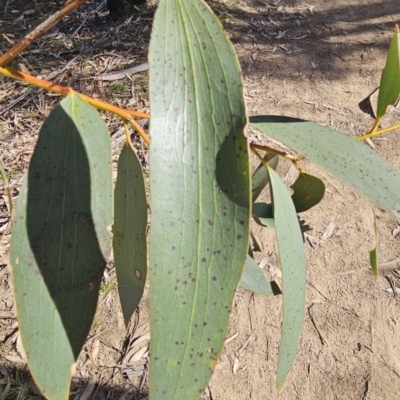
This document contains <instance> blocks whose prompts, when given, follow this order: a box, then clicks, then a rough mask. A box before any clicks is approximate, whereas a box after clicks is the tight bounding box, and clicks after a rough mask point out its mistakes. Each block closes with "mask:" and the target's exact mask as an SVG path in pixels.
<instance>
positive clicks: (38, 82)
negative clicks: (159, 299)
mask: <svg viewBox="0 0 400 400" xmlns="http://www.w3.org/2000/svg"><path fill="white" fill-rule="evenodd" d="M0 74H2V75H4V76H8V77H9V78H14V79H17V80H19V81H22V82H26V83H30V84H32V85H34V86H37V87H39V88H42V89H46V90H48V91H49V92H53V93H57V94H60V95H61V96H68V95H69V94H71V93H74V92H75V91H74V90H73V89H72V88H69V87H65V86H60V85H56V84H55V83H52V82H48V81H45V80H42V79H38V78H35V77H34V76H32V75H29V74H25V73H23V72H20V71H15V70H13V69H11V68H2V67H0ZM78 94H79V95H80V96H81V97H82V99H84V100H85V101H86V102H87V103H89V104H90V105H92V106H93V107H96V108H98V109H100V110H103V111H109V112H112V113H114V114H116V115H118V116H119V117H121V118H122V119H123V120H127V121H128V122H129V123H130V124H131V125H132V126H133V127H134V128H135V129H136V131H137V132H138V133H139V135H140V136H141V137H142V138H143V140H144V141H145V142H146V143H147V144H149V143H150V139H149V138H148V136H147V135H146V133H145V132H144V130H143V129H142V127H141V126H140V125H139V124H138V123H137V122H136V121H135V120H134V119H133V118H132V117H136V118H145V119H149V118H150V115H149V114H147V113H142V112H139V111H133V110H126V109H124V108H120V107H116V106H113V105H111V104H109V103H106V102H104V101H100V100H95V99H93V98H92V97H90V96H86V95H84V94H80V93H78Z"/></svg>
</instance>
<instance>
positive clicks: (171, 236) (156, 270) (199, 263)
mask: <svg viewBox="0 0 400 400" xmlns="http://www.w3.org/2000/svg"><path fill="white" fill-rule="evenodd" d="M153 27H154V28H153V29H154V30H153V33H152V38H151V44H150V56H149V59H150V71H149V73H150V107H151V114H152V122H151V125H150V133H151V141H152V142H151V147H150V167H151V168H150V185H151V207H150V208H151V211H152V214H151V229H150V327H151V340H152V342H151V357H150V381H151V385H150V398H153V399H159V398H167V399H174V400H179V399H184V400H190V399H197V398H198V397H199V396H200V394H201V392H202V390H203V389H204V388H205V386H206V385H207V382H208V380H209V379H210V377H211V374H212V371H213V369H214V367H215V364H216V362H217V359H218V357H219V355H220V352H221V350H222V348H223V345H224V341H225V336H226V332H227V326H228V321H229V312H230V309H231V305H232V301H233V297H234V294H235V290H236V288H237V285H238V284H239V281H240V278H241V274H242V270H243V266H244V261H245V258H246V253H247V249H248V239H249V222H250V196H251V191H250V171H249V169H250V168H249V157H248V148H247V143H246V139H245V137H244V135H243V130H244V126H245V124H246V116H245V106H244V100H243V93H242V82H241V75H240V69H239V64H238V61H237V58H236V55H235V52H234V49H233V47H232V45H231V43H230V42H229V40H228V38H227V36H226V34H225V33H224V31H223V28H222V26H221V24H220V22H219V21H218V19H217V18H216V17H215V16H214V15H213V14H212V12H211V10H210V8H209V7H208V6H206V5H205V4H204V3H203V2H202V1H199V0H161V1H160V3H159V6H158V10H157V12H156V16H155V21H154V24H153Z"/></svg>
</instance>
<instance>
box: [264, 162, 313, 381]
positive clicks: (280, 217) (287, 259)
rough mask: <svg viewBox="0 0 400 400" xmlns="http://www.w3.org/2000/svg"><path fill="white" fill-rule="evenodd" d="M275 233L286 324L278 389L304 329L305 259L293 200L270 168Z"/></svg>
mask: <svg viewBox="0 0 400 400" xmlns="http://www.w3.org/2000/svg"><path fill="white" fill-rule="evenodd" d="M269 173H270V187H271V196H272V200H273V208H274V220H275V232H276V240H277V242H278V249H279V259H280V262H281V267H282V292H283V323H282V340H281V345H280V348H279V357H278V374H277V384H278V388H280V387H282V385H283V382H284V381H285V379H286V376H287V374H288V373H289V371H290V369H291V367H292V365H293V362H294V359H295V357H296V351H297V346H298V342H299V338H300V334H301V328H302V325H303V318H304V308H305V295H306V257H305V254H304V247H303V237H302V234H301V230H300V225H299V221H298V219H297V215H296V210H295V208H294V205H293V202H292V199H291V197H290V195H289V193H288V190H287V189H286V186H285V185H284V183H283V182H282V181H281V179H280V178H279V176H278V175H277V173H276V172H275V171H274V170H273V169H272V168H270V169H269Z"/></svg>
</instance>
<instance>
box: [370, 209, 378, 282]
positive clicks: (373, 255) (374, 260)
mask: <svg viewBox="0 0 400 400" xmlns="http://www.w3.org/2000/svg"><path fill="white" fill-rule="evenodd" d="M372 212H373V216H374V236H375V248H374V249H373V250H371V251H370V252H369V262H370V264H371V269H372V273H373V274H374V275H375V278H376V277H377V276H378V228H377V224H376V214H375V209H374V207H373V206H372Z"/></svg>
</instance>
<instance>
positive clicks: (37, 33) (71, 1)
mask: <svg viewBox="0 0 400 400" xmlns="http://www.w3.org/2000/svg"><path fill="white" fill-rule="evenodd" d="M84 1H85V0H68V1H67V2H66V4H65V6H64V7H63V8H62V9H61V10H59V11H57V12H56V13H54V14H53V15H51V16H50V17H49V18H47V19H46V21H44V22H42V23H41V24H40V25H38V26H37V27H36V28H35V29H34V30H33V31H31V32H29V33H28V34H27V35H26V36H25V37H24V38H22V39H21V40H20V41H19V42H18V43H17V44H16V45H14V46H13V47H12V48H11V49H10V50H8V51H7V53H5V54H3V55H2V56H1V57H0V67H4V66H6V65H7V64H8V63H9V62H10V61H11V60H13V59H14V58H15V57H17V56H18V54H20V53H21V52H22V51H24V50H25V49H26V48H27V47H28V46H29V45H30V44H32V43H33V42H34V41H35V40H36V39H38V38H40V37H41V36H43V35H44V34H45V33H46V32H47V31H48V30H49V29H51V28H52V27H53V26H54V25H56V24H57V23H58V22H59V21H61V20H62V19H63V18H64V17H65V16H66V15H67V14H69V13H70V12H71V11H73V10H74V9H75V8H77V7H79V6H80V5H81V4H82V3H83V2H84Z"/></svg>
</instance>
